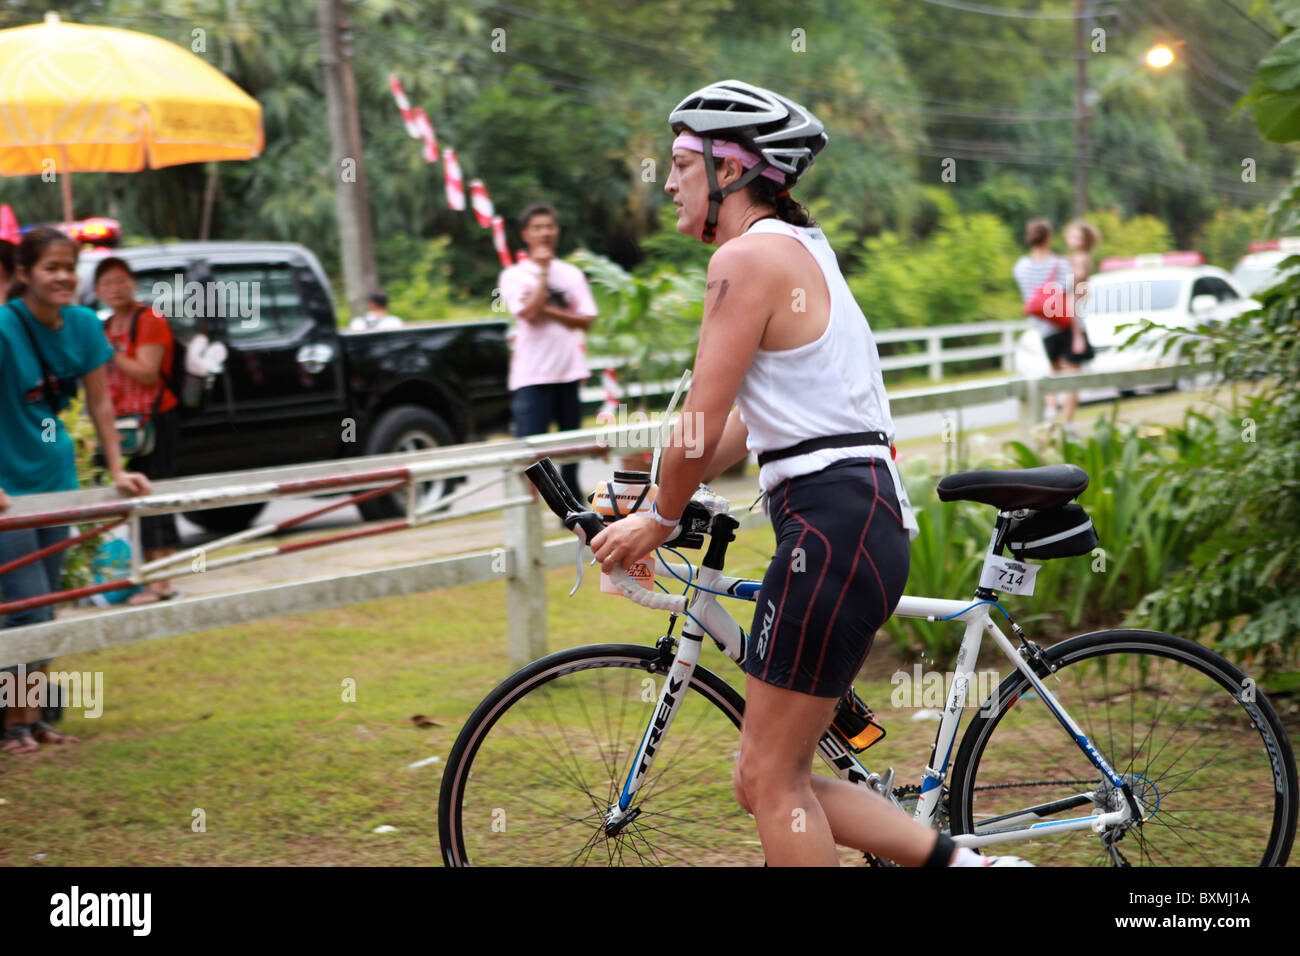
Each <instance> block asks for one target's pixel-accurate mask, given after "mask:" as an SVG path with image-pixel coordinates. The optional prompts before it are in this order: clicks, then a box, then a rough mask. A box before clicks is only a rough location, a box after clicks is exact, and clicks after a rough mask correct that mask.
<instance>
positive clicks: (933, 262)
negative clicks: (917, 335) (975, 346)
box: [849, 209, 1020, 329]
mask: <svg viewBox="0 0 1300 956" xmlns="http://www.w3.org/2000/svg"><path fill="white" fill-rule="evenodd" d="M1017 256H1018V253H1017V251H1016V246H1015V243H1014V241H1013V240H1012V238H1011V235H1010V232H1009V231H1008V230H1007V228H1006V226H1004V225H1003V224H1002V223H1001V222H1000V221H999V220H998V219H997V218H996V217H994V216H993V215H991V214H989V213H979V212H977V213H969V214H962V213H959V212H956V211H955V210H951V209H950V210H949V212H948V214H947V215H945V216H944V218H943V219H942V220H941V222H940V224H939V228H938V229H936V230H935V231H934V232H933V233H932V234H931V235H930V236H929V238H927V239H925V240H919V241H912V242H909V241H907V240H905V239H903V238H902V237H901V236H899V235H898V234H897V233H893V232H886V233H882V234H881V235H880V236H878V237H876V238H874V239H869V240H868V241H867V242H866V245H865V249H864V252H863V254H862V266H861V269H860V271H859V272H858V273H857V274H856V275H854V276H852V277H850V279H849V288H850V290H852V292H853V295H854V298H856V299H857V300H858V304H859V305H861V306H862V311H863V312H864V313H865V314H866V316H867V319H868V321H870V322H871V326H872V328H875V329H889V328H897V327H916V326H925V325H945V324H952V323H958V322H979V321H986V320H987V321H999V320H1006V319H1009V318H1013V317H1015V316H1016V315H1018V314H1019V313H1020V298H1019V295H1018V293H1017V291H1016V287H1015V282H1014V281H1013V280H1012V278H1011V267H1012V266H1013V265H1014V264H1015V261H1016V258H1017Z"/></svg>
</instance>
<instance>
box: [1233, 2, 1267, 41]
mask: <svg viewBox="0 0 1300 956" xmlns="http://www.w3.org/2000/svg"><path fill="white" fill-rule="evenodd" d="M1219 2H1220V3H1221V4H1223V5H1224V6H1225V7H1227V8H1228V9H1229V10H1231V11H1232V12H1233V13H1235V14H1236V15H1237V16H1239V17H1241V18H1242V19H1243V20H1245V21H1246V22H1247V23H1249V24H1250V25H1251V26H1253V27H1254V28H1255V29H1256V30H1258V31H1259V32H1260V33H1262V34H1264V36H1266V37H1268V38H1269V39H1270V40H1272V41H1273V42H1274V43H1276V42H1277V41H1278V39H1279V37H1278V35H1277V34H1276V33H1274V32H1273V31H1272V30H1269V29H1267V28H1266V27H1265V26H1264V25H1263V24H1262V23H1260V22H1259V21H1258V20H1256V19H1255V18H1254V17H1252V16H1251V15H1250V14H1248V13H1246V12H1245V11H1244V10H1242V9H1241V8H1240V7H1238V6H1237V5H1236V4H1235V3H1232V2H1231V0H1219Z"/></svg>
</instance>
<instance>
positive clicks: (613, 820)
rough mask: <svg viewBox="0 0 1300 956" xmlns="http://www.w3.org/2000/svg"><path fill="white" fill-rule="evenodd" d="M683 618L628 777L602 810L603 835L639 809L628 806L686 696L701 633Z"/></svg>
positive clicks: (612, 832) (619, 827) (613, 831)
mask: <svg viewBox="0 0 1300 956" xmlns="http://www.w3.org/2000/svg"><path fill="white" fill-rule="evenodd" d="M687 622H688V623H687V625H686V626H685V627H683V628H682V637H681V640H680V641H679V642H678V644H677V654H676V656H675V657H674V658H673V663H672V666H671V667H669V668H668V673H667V674H666V675H665V676H664V683H663V687H661V688H660V690H659V698H658V700H657V701H656V703H655V709H654V714H653V716H652V717H651V718H650V723H649V725H648V726H647V727H646V729H645V733H644V734H643V735H642V737H641V745H640V746H639V747H637V751H636V759H635V760H633V762H632V768H631V770H630V771H629V772H628V778H627V780H626V781H625V782H624V784H623V792H622V793H620V794H619V796H618V802H617V803H615V804H614V805H612V806H611V807H610V808H609V811H608V812H607V813H606V814H605V835H606V836H615V835H616V834H618V833H619V832H620V831H621V830H622V829H623V828H624V827H626V826H627V825H628V824H629V823H631V822H632V821H633V820H635V819H636V817H637V816H638V814H639V813H640V810H639V809H634V808H632V798H633V797H634V796H635V795H636V792H637V790H638V789H639V788H640V786H641V784H642V783H644V782H645V778H646V774H647V773H649V771H650V765H651V764H652V763H653V762H654V758H655V754H656V753H657V752H658V750H659V745H660V743H661V742H662V741H663V739H664V736H665V735H666V734H667V733H668V728H669V727H670V726H672V722H673V718H674V717H676V716H677V710H678V708H679V707H680V706H681V703H682V700H683V699H684V698H685V696H686V693H685V692H686V689H687V687H688V686H689V685H690V682H691V675H692V674H693V673H694V672H695V665H696V664H697V663H699V660H700V649H701V646H702V644H703V641H704V635H703V634H700V633H696V631H697V630H698V629H697V628H696V627H694V626H693V622H690V619H689V618H688V619H687Z"/></svg>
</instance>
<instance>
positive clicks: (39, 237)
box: [7, 226, 77, 299]
mask: <svg viewBox="0 0 1300 956" xmlns="http://www.w3.org/2000/svg"><path fill="white" fill-rule="evenodd" d="M60 242H66V243H68V244H69V245H71V246H72V249H73V251H74V252H75V251H76V249H77V244H76V243H75V242H73V241H72V240H71V239H69V238H68V236H67V235H66V234H64V233H62V232H60V231H59V230H58V229H55V228H54V227H53V226H37V227H36V228H35V229H32V230H31V231H29V232H28V233H27V234H26V235H25V236H23V240H22V242H20V243H18V251H17V253H16V254H15V256H14V264H15V265H16V266H22V267H23V268H24V269H26V270H27V272H28V274H29V275H30V274H31V270H32V269H34V268H35V267H36V263H38V262H40V261H41V256H43V255H45V250H46V249H48V248H49V247H50V246H53V245H55V244H56V243H60ZM26 292H27V283H25V282H22V281H21V280H19V279H17V278H15V279H14V280H13V282H11V283H10V285H9V290H8V293H7V294H8V296H9V298H11V299H17V298H20V297H21V296H23V295H24V294H26Z"/></svg>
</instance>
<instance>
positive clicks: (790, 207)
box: [745, 176, 817, 226]
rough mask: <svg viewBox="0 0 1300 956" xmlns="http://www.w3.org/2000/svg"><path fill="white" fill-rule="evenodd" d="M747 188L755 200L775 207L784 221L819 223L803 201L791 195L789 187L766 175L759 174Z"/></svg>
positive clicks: (806, 224)
mask: <svg viewBox="0 0 1300 956" xmlns="http://www.w3.org/2000/svg"><path fill="white" fill-rule="evenodd" d="M745 188H747V189H748V190H749V195H750V197H751V198H752V199H753V200H754V201H755V202H757V203H761V204H763V205H765V206H771V207H772V208H773V209H775V210H776V217H777V218H778V219H780V220H781V221H782V222H788V223H789V224H790V225H792V226H815V225H817V220H816V219H814V218H813V217H812V216H810V215H808V210H807V209H805V208H804V206H803V203H801V202H799V200H797V199H795V198H793V197H792V196H791V195H790V191H789V188H788V187H786V186H782V185H781V184H780V183H777V182H774V181H773V180H771V179H768V178H767V177H766V176H759V177H758V178H757V179H755V180H753V181H752V182H751V183H750V184H749V185H748V186H747V187H745Z"/></svg>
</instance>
